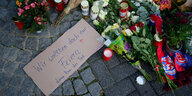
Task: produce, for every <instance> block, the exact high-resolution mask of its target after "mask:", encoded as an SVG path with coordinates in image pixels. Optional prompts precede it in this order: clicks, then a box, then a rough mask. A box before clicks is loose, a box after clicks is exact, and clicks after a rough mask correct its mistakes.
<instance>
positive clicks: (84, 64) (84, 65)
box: [78, 62, 89, 70]
mask: <svg viewBox="0 0 192 96" xmlns="http://www.w3.org/2000/svg"><path fill="white" fill-rule="evenodd" d="M87 66H89V64H88V63H87V62H85V63H83V65H81V67H79V69H78V70H82V69H84V68H85V67H87Z"/></svg>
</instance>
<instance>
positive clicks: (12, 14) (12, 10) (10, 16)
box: [6, 1, 17, 30]
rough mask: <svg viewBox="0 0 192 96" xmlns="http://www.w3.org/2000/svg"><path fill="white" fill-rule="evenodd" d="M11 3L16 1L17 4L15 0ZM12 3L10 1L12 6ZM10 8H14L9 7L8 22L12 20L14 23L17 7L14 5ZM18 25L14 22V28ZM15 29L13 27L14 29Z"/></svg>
mask: <svg viewBox="0 0 192 96" xmlns="http://www.w3.org/2000/svg"><path fill="white" fill-rule="evenodd" d="M11 3H14V4H15V2H14V1H12V2H11ZM11 3H10V6H11ZM9 8H12V9H9V10H8V14H7V16H6V17H7V18H6V21H7V22H12V24H14V23H13V19H12V18H13V16H15V14H17V10H16V9H17V8H13V7H9ZM15 27H16V25H15V24H14V28H15ZM12 30H13V29H12Z"/></svg>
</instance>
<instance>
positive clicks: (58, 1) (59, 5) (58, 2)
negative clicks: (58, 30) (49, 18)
mask: <svg viewBox="0 0 192 96" xmlns="http://www.w3.org/2000/svg"><path fill="white" fill-rule="evenodd" d="M54 1H55V5H56V7H57V10H58V11H63V8H64V4H63V1H62V0H54Z"/></svg>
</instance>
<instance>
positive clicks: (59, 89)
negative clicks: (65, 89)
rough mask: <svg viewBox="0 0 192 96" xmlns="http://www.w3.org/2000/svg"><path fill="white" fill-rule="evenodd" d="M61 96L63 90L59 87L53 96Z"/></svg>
mask: <svg viewBox="0 0 192 96" xmlns="http://www.w3.org/2000/svg"><path fill="white" fill-rule="evenodd" d="M55 95H56V96H61V95H62V88H61V86H59V87H57V89H55V90H54V91H53V92H52V93H51V96H55Z"/></svg>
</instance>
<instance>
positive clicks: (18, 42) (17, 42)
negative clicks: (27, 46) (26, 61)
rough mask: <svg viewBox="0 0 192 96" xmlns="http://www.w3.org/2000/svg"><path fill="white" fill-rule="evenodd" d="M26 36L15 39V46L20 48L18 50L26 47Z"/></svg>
mask: <svg viewBox="0 0 192 96" xmlns="http://www.w3.org/2000/svg"><path fill="white" fill-rule="evenodd" d="M25 38H26V37H25V36H17V37H15V38H14V39H13V41H12V42H13V45H14V46H16V47H18V48H23V46H24V41H25Z"/></svg>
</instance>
